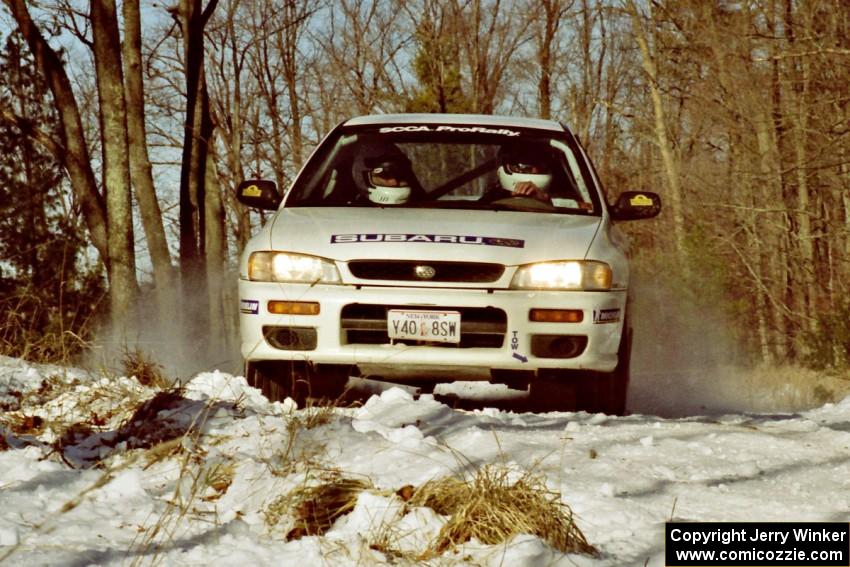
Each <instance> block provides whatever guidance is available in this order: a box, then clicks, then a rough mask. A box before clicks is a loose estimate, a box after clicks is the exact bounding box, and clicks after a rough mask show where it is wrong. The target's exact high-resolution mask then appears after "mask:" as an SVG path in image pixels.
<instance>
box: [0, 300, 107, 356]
mask: <svg viewBox="0 0 850 567" xmlns="http://www.w3.org/2000/svg"><path fill="white" fill-rule="evenodd" d="M37 295H38V294H34V293H18V294H15V295H13V296H10V297H4V298H3V299H2V300H0V355H4V356H9V357H13V358H22V359H24V360H29V361H30V362H36V363H43V364H68V363H70V362H71V361H72V360H73V359H74V358H75V357H76V356H77V355H79V354H80V353H81V352H82V351H84V350H85V349H87V348H88V347H89V346H90V344H89V341H90V340H91V337H92V335H93V328H92V327H93V325H92V324H91V321H90V320H89V318H88V317H87V316H85V317H84V316H82V314H81V313H79V310H77V311H78V312H77V313H75V314H74V315H73V316H72V317H70V318H67V317H65V318H64V319H62V320H53V321H52V322H49V321H47V319H49V318H50V306H48V305H45V304H43V302H42V300H41V299H39V298H38V296H37ZM65 319H67V320H65ZM66 325H67V326H66Z"/></svg>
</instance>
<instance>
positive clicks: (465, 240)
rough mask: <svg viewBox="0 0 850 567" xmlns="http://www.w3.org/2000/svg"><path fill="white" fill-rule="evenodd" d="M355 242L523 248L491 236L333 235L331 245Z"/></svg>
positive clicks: (514, 240)
mask: <svg viewBox="0 0 850 567" xmlns="http://www.w3.org/2000/svg"><path fill="white" fill-rule="evenodd" d="M355 242H428V243H431V244H475V245H478V246H507V247H509V248H524V247H525V241H524V240H519V239H517V238H499V237H493V236H464V235H458V234H333V235H331V244H351V243H355Z"/></svg>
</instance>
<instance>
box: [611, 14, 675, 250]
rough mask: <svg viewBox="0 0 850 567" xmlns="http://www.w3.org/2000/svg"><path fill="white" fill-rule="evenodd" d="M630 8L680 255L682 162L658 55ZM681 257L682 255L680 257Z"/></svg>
mask: <svg viewBox="0 0 850 567" xmlns="http://www.w3.org/2000/svg"><path fill="white" fill-rule="evenodd" d="M626 5H627V8H628V11H629V15H630V17H631V20H632V28H633V30H634V35H635V41H637V44H638V47H639V48H640V54H641V64H642V66H643V71H644V74H645V75H646V78H647V82H648V84H649V93H650V97H651V99H652V110H653V115H654V119H655V121H654V128H655V138H656V143H657V144H658V149H659V151H660V152H661V159H662V162H663V164H664V175H665V178H666V181H667V189H668V191H669V195H670V209H671V210H670V214H671V215H672V216H673V238H674V244H675V246H676V250H677V253H679V254H681V252H682V250H684V244H685V220H684V215H683V212H682V188H681V184H680V181H679V164H678V161H677V159H676V155H675V151H674V149H673V143H672V142H671V141H670V137H669V135H668V133H667V120H666V117H665V113H664V103H663V101H662V99H661V89H660V88H659V84H658V67H657V66H656V64H655V57H654V56H653V54H652V52H651V51H650V46H649V39H648V35H647V31H646V29H645V28H644V26H643V23H642V22H641V15H640V14H639V13H638V10H637V7H636V6H635V4H634V1H633V0H628V1H627V4H626ZM680 259H681V258H680Z"/></svg>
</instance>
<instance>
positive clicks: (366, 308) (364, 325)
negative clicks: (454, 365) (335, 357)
mask: <svg viewBox="0 0 850 567" xmlns="http://www.w3.org/2000/svg"><path fill="white" fill-rule="evenodd" d="M390 309H416V310H423V309H430V307H420V306H411V305H364V304H360V303H353V304H351V305H346V306H345V307H343V308H342V321H341V327H342V340H343V344H349V345H351V344H366V345H383V344H389V342H390V338H389V335H388V334H387V311H388V310H390ZM433 309H434V311H447V310H448V311H458V312H460V343H458V344H455V343H427V344H429V345H433V346H442V347H453V348H458V347H459V348H501V347H502V345H503V344H504V342H505V334H506V333H507V329H508V316H507V315H506V314H505V312H504V311H502V310H501V309H496V308H495V307H449V306H446V307H443V306H440V307H439V308H437V307H435V308H433ZM396 342H397V343H403V344H410V345H417V344H423V343H422V342H420V341H414V340H396Z"/></svg>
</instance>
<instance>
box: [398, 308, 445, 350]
mask: <svg viewBox="0 0 850 567" xmlns="http://www.w3.org/2000/svg"><path fill="white" fill-rule="evenodd" d="M387 333H388V334H389V336H390V338H391V339H414V340H417V341H437V342H441V343H459V342H460V312H458V311H416V310H409V309H390V310H389V312H388V313H387Z"/></svg>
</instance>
